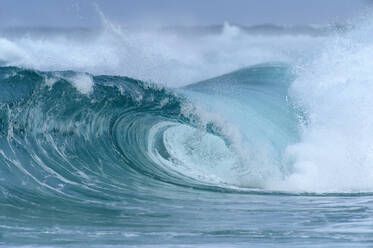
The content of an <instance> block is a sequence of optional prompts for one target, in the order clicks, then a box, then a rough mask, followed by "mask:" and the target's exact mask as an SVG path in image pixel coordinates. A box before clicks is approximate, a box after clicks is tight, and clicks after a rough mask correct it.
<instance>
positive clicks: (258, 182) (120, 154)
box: [0, 20, 373, 247]
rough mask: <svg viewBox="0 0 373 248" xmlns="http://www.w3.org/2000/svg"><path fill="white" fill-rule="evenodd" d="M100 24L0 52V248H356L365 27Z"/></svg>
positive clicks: (361, 218) (367, 178)
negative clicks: (200, 28) (99, 28)
mask: <svg viewBox="0 0 373 248" xmlns="http://www.w3.org/2000/svg"><path fill="white" fill-rule="evenodd" d="M104 22H105V25H106V26H107V27H106V28H105V30H104V31H103V33H100V34H99V35H98V36H96V34H90V35H91V36H87V37H75V36H74V37H70V36H63V35H60V34H59V35H57V36H56V35H55V34H53V36H52V35H51V36H52V37H49V36H48V34H44V33H43V35H45V36H46V37H42V38H40V37H36V38H35V37H33V36H32V35H31V36H27V37H21V38H20V37H18V36H15V37H3V38H0V60H1V62H0V63H1V67H0V246H1V245H6V246H7V247H9V246H26V245H27V246H32V247H34V246H35V247H40V246H46V247H61V246H62V247H67V246H69V247H81V246H82V245H83V244H84V245H85V246H91V247H103V246H108V247H113V246H119V247H120V246H123V245H126V246H133V247H139V246H143V245H144V246H152V247H196V246H200V247H209V246H212V247H232V246H233V247H247V246H251V245H252V246H254V247H255V246H256V245H257V244H258V243H263V242H264V243H265V245H266V246H268V247H289V246H291V245H292V244H301V245H304V246H308V245H310V244H314V245H316V246H324V245H326V244H327V245H328V246H339V247H351V244H356V246H359V247H365V245H368V246H369V244H370V243H371V242H372V240H371V230H370V228H369V227H370V225H371V223H372V220H371V214H370V213H371V211H372V209H373V207H372V203H371V199H370V198H371V195H372V192H373V184H372V175H373V174H372V172H373V170H372V167H371V164H372V158H371V155H370V148H371V147H372V141H371V140H372V139H371V137H370V134H371V129H372V128H371V126H372V124H373V123H371V122H372V121H371V119H372V118H371V111H372V109H371V107H370V106H372V104H370V103H371V97H370V92H371V91H370V88H371V86H370V85H371V84H370V81H371V80H372V79H371V76H370V75H371V60H370V55H371V54H372V51H371V50H372V47H371V43H372V42H371V39H369V37H367V35H366V34H367V33H368V32H367V30H370V29H371V28H369V27H373V25H370V24H367V25H365V26H364V27H365V28H361V29H359V30H353V31H350V32H349V33H348V34H343V35H342V34H328V35H325V34H323V35H320V36H312V35H305V34H304V33H302V34H293V33H292V32H291V33H289V32H287V33H285V34H281V35H279V34H278V33H277V32H276V33H275V34H269V35H268V34H266V35H260V34H257V33H256V34H255V35H253V34H248V33H244V32H242V31H241V30H240V28H238V27H235V26H232V25H229V24H225V25H224V27H223V29H222V32H221V33H217V34H216V33H214V34H211V33H210V34H206V35H201V34H198V35H192V36H191V37H189V36H188V37H186V36H182V37H180V36H178V35H176V34H170V33H167V34H164V33H162V34H160V33H158V34H157V33H147V34H144V33H141V32H139V33H137V32H135V33H130V32H129V33H128V32H127V33H126V32H123V30H122V29H119V28H118V27H116V26H115V25H112V24H111V23H109V22H108V21H107V20H104ZM38 35H40V34H38ZM174 35H175V36H174ZM154 37H156V40H158V41H159V44H153V45H150V43H149V40H151V41H153V40H154V39H153V38H154ZM184 39H185V40H184ZM182 41H183V42H182ZM162 42H166V44H167V46H166V47H165V46H163V45H161V43H162ZM311 44H312V45H311ZM326 44H328V45H326ZM325 47H326V49H325V50H324V49H323V48H325ZM341 57H342V58H343V59H342V60H341ZM83 71H84V72H83ZM206 78H209V79H206ZM153 82H158V83H159V84H155V83H153ZM193 82H196V83H193ZM160 85H162V86H160ZM165 85H167V86H169V87H166V86H165ZM289 223H290V224H289ZM181 244H182V245H181Z"/></svg>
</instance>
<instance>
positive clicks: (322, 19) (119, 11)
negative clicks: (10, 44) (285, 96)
mask: <svg viewBox="0 0 373 248" xmlns="http://www.w3.org/2000/svg"><path fill="white" fill-rule="evenodd" d="M370 2H371V1H369V0H185V1H181V0H132V1H130V0H95V1H89V0H0V26H2V27H6V26H28V27H30V26H31V27H38V26H49V27H94V26H98V25H100V18H99V16H98V14H97V11H96V8H95V4H96V5H97V6H99V8H100V10H101V11H102V12H103V13H104V14H105V16H106V17H107V18H108V19H110V20H111V21H114V22H116V23H119V24H123V25H157V26H158V25H211V24H220V23H223V22H224V21H229V22H231V23H237V24H242V25H254V24H263V23H275V24H327V23H330V22H343V21H344V20H345V19H347V18H350V17H353V16H354V15H356V13H358V12H359V11H362V10H364V9H366V8H367V7H368V6H370Z"/></svg>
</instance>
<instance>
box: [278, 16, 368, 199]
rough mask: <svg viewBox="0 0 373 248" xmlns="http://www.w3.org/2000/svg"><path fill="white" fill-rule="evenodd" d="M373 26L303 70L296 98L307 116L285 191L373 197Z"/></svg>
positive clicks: (335, 44)
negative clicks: (356, 193) (370, 193)
mask: <svg viewBox="0 0 373 248" xmlns="http://www.w3.org/2000/svg"><path fill="white" fill-rule="evenodd" d="M372 31H373V23H372V22H369V23H366V24H364V25H363V26H362V27H361V28H359V29H357V30H355V31H353V32H351V33H349V34H347V35H345V36H343V37H339V38H336V39H334V40H331V41H330V44H329V45H328V46H327V47H326V48H325V51H324V52H323V53H322V54H321V55H320V56H319V57H318V58H317V59H315V60H313V61H312V63H308V64H305V65H303V66H301V67H299V68H298V72H297V73H298V79H297V80H296V81H295V82H294V84H293V86H292V88H291V96H292V97H293V98H294V99H295V100H296V102H297V104H298V105H300V106H301V107H302V108H303V109H305V110H306V115H307V118H308V122H307V123H306V124H305V125H304V127H303V132H302V139H301V142H300V143H298V144H296V145H293V146H291V147H289V148H288V151H287V153H288V157H289V159H291V160H294V161H295V164H294V168H293V174H292V175H291V176H290V177H289V178H288V179H287V180H286V181H285V183H284V185H283V188H284V189H286V190H297V191H316V192H363V191H365V192H366V191H368V192H372V191H373V97H372V92H373V73H372V72H373V60H372V56H373V37H372V35H371V34H372Z"/></svg>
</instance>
